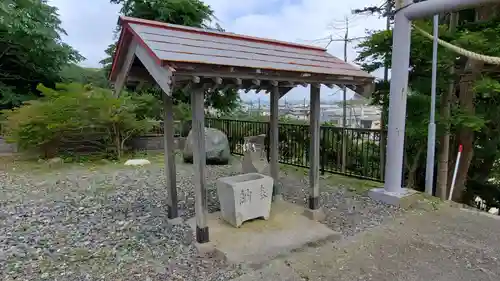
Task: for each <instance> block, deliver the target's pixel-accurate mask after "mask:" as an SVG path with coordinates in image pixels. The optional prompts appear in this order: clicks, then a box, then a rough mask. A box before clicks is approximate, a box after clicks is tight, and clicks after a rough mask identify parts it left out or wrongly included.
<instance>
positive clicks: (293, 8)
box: [49, 0, 385, 99]
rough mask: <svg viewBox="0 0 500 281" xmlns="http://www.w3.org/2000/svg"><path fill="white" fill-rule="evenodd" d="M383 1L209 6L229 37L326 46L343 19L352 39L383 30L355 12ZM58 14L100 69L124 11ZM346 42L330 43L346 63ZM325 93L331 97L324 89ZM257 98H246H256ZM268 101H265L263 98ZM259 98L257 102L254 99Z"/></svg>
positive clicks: (68, 0)
mask: <svg viewBox="0 0 500 281" xmlns="http://www.w3.org/2000/svg"><path fill="white" fill-rule="evenodd" d="M381 2H382V1H381V0H357V1H332V0H245V1H238V4H235V1H234V0H205V3H207V4H208V5H210V6H211V7H212V9H213V10H214V11H215V17H216V20H215V21H217V22H219V23H220V24H221V26H222V27H223V28H224V29H226V30H227V31H230V32H235V33H240V34H247V35H252V36H258V37H265V38H273V39H278V40H285V41H292V42H300V43H306V44H314V45H318V46H325V45H326V44H327V43H328V40H318V41H314V40H316V39H320V38H325V37H327V36H329V35H332V37H333V38H334V39H341V38H342V37H343V36H344V32H345V22H344V18H345V17H346V16H347V18H348V19H349V37H360V36H364V35H365V30H366V29H382V28H383V27H384V25H385V24H384V20H380V19H378V18H376V17H370V16H354V15H352V14H351V10H352V9H355V8H361V7H364V6H368V5H374V4H380V3H381ZM49 4H51V5H54V6H56V7H58V8H59V13H60V15H61V20H62V23H63V27H64V28H65V29H66V31H67V32H68V36H65V37H64V38H63V39H64V40H65V42H67V43H68V44H70V45H72V46H73V47H74V48H76V49H77V50H78V51H80V52H81V53H82V55H83V56H85V57H86V58H87V60H86V61H85V62H84V63H83V65H85V66H92V67H98V66H99V63H98V62H99V60H101V59H102V58H104V57H105V53H104V50H105V49H106V47H107V46H108V45H109V44H110V43H112V42H113V41H114V40H115V39H114V38H113V31H114V28H115V26H116V22H117V19H118V13H119V9H120V7H119V6H117V5H113V4H110V3H109V2H108V1H106V0H86V1H79V0H50V1H49ZM354 47H355V43H354V42H353V43H351V44H349V46H348V59H349V61H351V62H352V60H354V58H355V57H356V50H355V48H354ZM343 48H344V46H343V42H332V43H331V44H330V45H329V48H328V51H329V52H330V53H331V54H333V55H335V56H337V57H339V58H343ZM322 91H323V92H327V93H332V90H328V89H324V90H322ZM254 95H255V94H252V93H249V94H246V95H243V97H244V98H246V97H254ZM287 96H288V97H290V98H298V99H302V98H303V97H304V96H308V89H306V88H302V87H297V89H294V90H292V91H291V92H290V93H289V94H288V95H287ZM263 97H267V96H263ZM255 98H257V96H255Z"/></svg>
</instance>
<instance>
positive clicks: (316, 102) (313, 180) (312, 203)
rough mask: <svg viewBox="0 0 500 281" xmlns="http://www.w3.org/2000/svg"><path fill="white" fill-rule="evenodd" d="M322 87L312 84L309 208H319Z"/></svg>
mask: <svg viewBox="0 0 500 281" xmlns="http://www.w3.org/2000/svg"><path fill="white" fill-rule="evenodd" d="M319 119H320V88H319V87H315V86H311V95H310V114H309V131H310V136H311V138H310V141H311V143H310V149H309V159H310V160H309V165H310V169H309V189H310V191H309V209H311V210H317V209H319V157H320V156H319V155H320V154H319V149H320V147H319V145H320V143H319V138H320V135H319V134H320V132H319V130H320V125H319Z"/></svg>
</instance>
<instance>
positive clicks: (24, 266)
mask: <svg viewBox="0 0 500 281" xmlns="http://www.w3.org/2000/svg"><path fill="white" fill-rule="evenodd" d="M153 162H154V164H153V165H151V166H148V167H144V168H126V167H124V166H122V165H121V164H112V163H100V164H98V165H95V164H82V165H64V166H63V168H60V169H56V168H48V167H46V166H45V164H43V163H41V164H40V163H32V162H29V163H24V162H19V161H18V162H16V163H14V164H13V163H6V162H5V161H4V162H1V161H0V167H1V169H0V170H3V172H0V280H151V281H153V280H172V281H173V280H229V279H231V278H234V277H236V276H239V275H241V274H243V273H244V272H243V269H242V268H240V266H231V265H227V264H225V263H224V262H221V261H219V260H217V259H215V258H209V259H201V258H199V257H197V256H196V253H195V248H194V246H193V235H192V232H191V231H190V228H189V227H188V226H187V225H185V224H183V225H179V226H175V227H171V226H169V225H167V224H166V208H165V206H166V204H165V201H166V199H167V196H168V194H167V191H166V188H165V186H166V184H165V180H164V171H163V168H162V165H161V164H160V163H161V155H160V156H159V157H156V158H153ZM234 172H235V167H234V166H229V165H228V166H209V167H208V169H207V182H208V186H209V189H210V191H209V196H208V201H209V211H210V212H213V211H217V210H218V209H219V206H218V205H219V204H218V201H217V197H216V192H215V189H214V184H215V180H216V179H217V178H219V177H221V176H227V175H230V174H232V173H234ZM192 177H193V171H192V167H191V165H187V164H182V163H180V162H179V164H178V166H177V185H178V189H179V196H180V202H179V207H180V208H181V211H182V212H181V214H182V216H183V217H184V218H188V217H191V216H193V214H194V192H193V185H192ZM282 180H283V182H284V185H285V195H284V196H285V198H286V200H289V201H292V202H296V203H298V204H305V202H306V198H307V197H308V195H307V176H304V175H303V174H300V173H297V171H295V172H290V171H289V170H285V171H284V172H283V173H282ZM344 185H349V187H346V186H344ZM365 187H366V182H360V181H356V180H347V179H346V178H342V177H334V176H332V178H330V179H329V180H325V181H323V183H322V188H321V199H322V202H323V204H324V205H325V211H326V212H327V215H328V216H327V219H325V221H324V222H325V224H327V225H328V226H329V227H331V228H332V229H334V230H337V231H339V232H341V233H342V234H343V235H344V236H345V237H348V236H351V235H353V234H355V233H358V232H360V231H362V230H365V229H367V228H370V227H373V226H376V225H379V224H381V223H382V222H384V221H391V220H392V219H393V218H394V217H396V216H399V215H400V214H401V212H402V211H401V210H399V209H396V208H392V207H388V206H384V205H381V204H378V203H376V202H373V201H372V200H370V199H369V198H367V197H366V196H361V195H359V194H358V192H357V191H359V190H360V189H362V188H365Z"/></svg>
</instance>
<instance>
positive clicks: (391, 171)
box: [369, 0, 412, 205]
mask: <svg viewBox="0 0 500 281" xmlns="http://www.w3.org/2000/svg"><path fill="white" fill-rule="evenodd" d="M402 2H403V3H402V7H404V6H406V5H408V4H410V3H411V2H412V1H411V0H404V1H402ZM396 3H397V6H396V9H399V8H401V6H399V3H400V2H399V1H396ZM410 28H411V23H410V21H409V20H408V19H407V18H406V16H405V15H404V13H401V12H398V13H396V16H395V20H394V29H393V43H392V50H393V52H392V62H393V63H392V69H391V73H392V75H391V90H390V96H389V123H388V140H387V147H389V148H390V149H387V157H386V166H385V177H384V178H385V185H384V188H383V189H382V188H376V189H373V190H371V191H370V193H369V194H370V196H371V197H372V198H373V199H375V200H379V201H383V202H385V203H388V204H394V205H397V204H399V200H400V199H401V198H402V197H404V196H406V195H409V194H410V193H411V192H410V191H409V190H407V189H403V188H402V187H401V184H402V175H403V173H402V171H403V150H404V139H405V120H406V118H405V117H406V97H407V87H408V70H409V64H410V43H411V36H410V35H411V33H410V32H411V30H410Z"/></svg>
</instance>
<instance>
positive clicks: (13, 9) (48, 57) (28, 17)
mask: <svg viewBox="0 0 500 281" xmlns="http://www.w3.org/2000/svg"><path fill="white" fill-rule="evenodd" d="M60 25H61V21H60V20H59V17H58V14H57V9H56V8H54V7H51V6H49V5H48V4H47V1H46V0H6V1H2V2H1V3H0V109H3V108H11V107H13V106H18V105H20V104H21V103H22V102H23V101H25V100H28V99H31V98H32V97H34V96H35V95H38V94H39V93H38V91H36V86H37V85H38V83H44V84H46V85H54V84H55V82H57V81H58V80H59V78H60V77H59V73H60V70H61V68H62V67H63V66H64V65H66V64H67V63H69V62H78V61H80V60H81V59H82V57H81V56H80V55H79V54H78V52H76V51H75V50H74V49H73V48H71V47H70V46H69V45H67V44H65V43H63V42H62V41H61V38H60V36H59V34H64V33H65V32H64V30H63V29H62V28H61V26H60Z"/></svg>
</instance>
